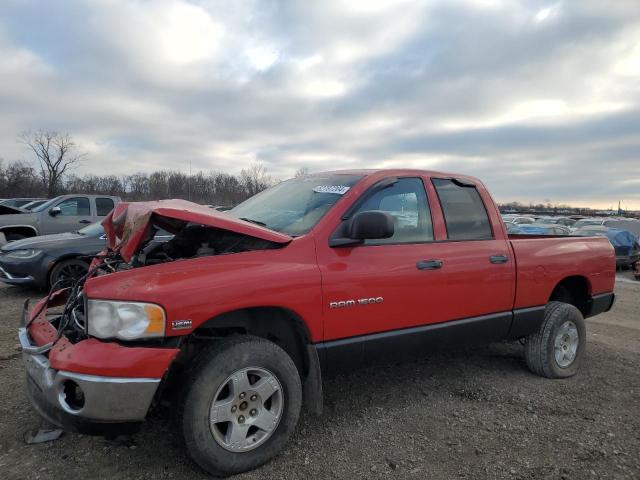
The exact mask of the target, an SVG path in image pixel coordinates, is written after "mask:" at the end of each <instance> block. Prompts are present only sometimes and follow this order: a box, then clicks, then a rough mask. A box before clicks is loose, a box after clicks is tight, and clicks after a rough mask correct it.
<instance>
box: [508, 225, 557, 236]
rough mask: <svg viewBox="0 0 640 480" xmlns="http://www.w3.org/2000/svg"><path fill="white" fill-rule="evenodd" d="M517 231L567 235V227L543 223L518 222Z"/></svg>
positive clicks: (526, 233) (524, 233)
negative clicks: (518, 228) (518, 229)
mask: <svg viewBox="0 0 640 480" xmlns="http://www.w3.org/2000/svg"><path fill="white" fill-rule="evenodd" d="M518 227H520V231H519V232H518V233H520V234H523V235H569V227H565V226H562V225H553V224H550V225H549V224H545V223H529V224H520V225H518Z"/></svg>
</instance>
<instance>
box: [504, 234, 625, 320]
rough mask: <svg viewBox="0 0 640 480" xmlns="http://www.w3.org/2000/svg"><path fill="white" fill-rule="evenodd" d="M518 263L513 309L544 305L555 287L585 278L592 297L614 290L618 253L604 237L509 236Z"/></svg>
mask: <svg viewBox="0 0 640 480" xmlns="http://www.w3.org/2000/svg"><path fill="white" fill-rule="evenodd" d="M509 243H510V245H511V249H512V251H513V255H514V258H515V263H516V272H517V273H516V275H517V277H516V293H515V299H514V308H526V307H533V306H538V305H545V304H546V303H547V301H548V300H549V297H550V296H551V293H552V291H553V288H554V286H555V285H557V284H558V283H560V282H561V281H563V280H564V279H566V278H568V277H573V276H575V277H584V278H586V280H587V287H588V293H589V296H595V295H598V294H603V293H608V292H612V291H613V287H614V284H615V274H616V258H615V252H614V249H613V247H612V246H611V243H609V240H608V239H607V238H604V237H571V236H548V235H547V236H539V235H509Z"/></svg>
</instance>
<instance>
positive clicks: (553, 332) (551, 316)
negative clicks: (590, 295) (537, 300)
mask: <svg viewBox="0 0 640 480" xmlns="http://www.w3.org/2000/svg"><path fill="white" fill-rule="evenodd" d="M576 342H577V343H576ZM586 342H587V330H586V327H585V322H584V318H583V317H582V313H580V310H578V309H577V308H576V307H574V306H573V305H569V304H568V303H562V302H549V304H547V307H546V309H545V312H544V321H543V322H542V325H541V326H540V329H539V330H538V331H537V332H536V333H532V334H531V335H529V336H528V337H527V338H526V341H525V347H524V348H525V350H524V356H525V359H526V361H527V366H528V367H529V370H531V371H532V372H533V373H536V374H538V375H540V376H542V377H547V378H567V377H571V376H573V375H575V374H576V373H577V371H578V368H579V367H580V364H581V363H582V359H583V357H584V354H585V350H586Z"/></svg>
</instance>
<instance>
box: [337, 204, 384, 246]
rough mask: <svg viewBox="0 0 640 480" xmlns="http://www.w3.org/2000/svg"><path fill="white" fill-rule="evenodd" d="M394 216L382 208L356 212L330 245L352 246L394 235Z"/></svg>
mask: <svg viewBox="0 0 640 480" xmlns="http://www.w3.org/2000/svg"><path fill="white" fill-rule="evenodd" d="M393 225H394V223H393V217H392V216H391V215H390V214H389V213H387V212H383V211H380V210H370V211H367V212H360V213H358V214H356V215H355V216H354V217H353V218H352V219H351V220H350V221H349V222H348V223H347V224H346V225H344V226H343V227H341V229H340V230H339V231H341V233H337V232H336V233H337V235H336V236H334V237H333V238H331V239H330V240H329V246H330V247H350V246H353V245H359V244H361V243H363V242H364V241H365V240H374V239H380V238H389V237H393V233H394V226H393Z"/></svg>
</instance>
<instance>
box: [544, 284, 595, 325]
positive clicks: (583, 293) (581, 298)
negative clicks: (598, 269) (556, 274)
mask: <svg viewBox="0 0 640 480" xmlns="http://www.w3.org/2000/svg"><path fill="white" fill-rule="evenodd" d="M590 291H591V288H590V285H589V281H588V280H587V279H586V278H585V277H581V276H573V277H567V278H565V279H564V280H562V281H561V282H560V283H558V284H557V285H556V286H555V288H554V289H553V291H552V292H551V296H550V297H549V301H553V300H555V301H558V302H564V303H569V304H571V305H573V306H574V307H576V308H577V309H578V310H580V311H581V312H582V314H583V315H586V314H587V311H588V307H589V297H590Z"/></svg>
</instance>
